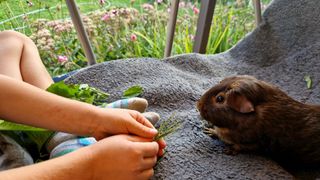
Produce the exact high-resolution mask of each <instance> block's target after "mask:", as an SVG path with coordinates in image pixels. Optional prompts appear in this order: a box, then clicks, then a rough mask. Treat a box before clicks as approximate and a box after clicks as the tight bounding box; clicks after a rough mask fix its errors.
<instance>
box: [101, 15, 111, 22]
mask: <svg viewBox="0 0 320 180" xmlns="http://www.w3.org/2000/svg"><path fill="white" fill-rule="evenodd" d="M110 18H111V16H110V15H109V14H105V15H103V16H102V18H101V20H102V21H108V20H109V19H110Z"/></svg>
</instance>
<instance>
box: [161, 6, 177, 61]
mask: <svg viewBox="0 0 320 180" xmlns="http://www.w3.org/2000/svg"><path fill="white" fill-rule="evenodd" d="M178 8H179V0H172V2H171V7H170V15H169V22H168V26H167V40H166V48H165V50H164V57H169V56H170V55H171V50H172V44H173V37H174V31H175V29H176V22H177V15H178Z"/></svg>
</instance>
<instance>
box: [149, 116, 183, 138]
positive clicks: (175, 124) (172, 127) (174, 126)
mask: <svg viewBox="0 0 320 180" xmlns="http://www.w3.org/2000/svg"><path fill="white" fill-rule="evenodd" d="M180 126H181V122H180V121H179V120H177V119H176V118H175V113H174V114H172V115H171V116H170V117H169V118H168V119H167V120H165V121H163V122H162V123H161V124H160V126H159V128H157V129H158V134H157V136H156V137H155V138H154V141H158V140H159V139H161V138H164V137H166V136H168V135H170V134H172V133H174V132H176V131H177V130H178V129H179V128H180Z"/></svg>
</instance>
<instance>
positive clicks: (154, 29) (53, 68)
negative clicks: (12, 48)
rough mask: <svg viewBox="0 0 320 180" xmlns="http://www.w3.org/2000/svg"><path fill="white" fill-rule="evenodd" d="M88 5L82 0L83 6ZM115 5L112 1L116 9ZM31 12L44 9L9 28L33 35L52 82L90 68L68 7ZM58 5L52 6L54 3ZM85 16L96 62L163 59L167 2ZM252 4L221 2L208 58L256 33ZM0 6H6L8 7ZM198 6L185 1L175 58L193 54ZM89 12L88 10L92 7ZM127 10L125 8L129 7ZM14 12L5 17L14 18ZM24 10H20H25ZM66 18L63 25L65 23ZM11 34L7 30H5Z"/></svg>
mask: <svg viewBox="0 0 320 180" xmlns="http://www.w3.org/2000/svg"><path fill="white" fill-rule="evenodd" d="M84 1H85V0H81V1H80V3H79V2H78V4H81V3H82V2H84ZM116 1H119V0H111V4H112V5H113V4H114V3H115V2H116ZM33 2H34V5H33V6H32V7H26V6H25V5H24V6H21V7H23V9H24V12H27V10H28V8H31V9H33V10H35V9H36V7H39V8H40V7H41V8H43V7H45V10H44V11H43V12H42V11H41V14H44V15H41V14H40V12H39V16H36V18H31V17H29V16H31V15H25V16H24V17H21V19H20V20H22V22H16V21H18V20H13V21H10V22H11V24H10V25H9V27H12V28H14V27H16V26H18V25H21V24H23V25H26V28H24V29H20V31H22V32H23V33H26V34H27V35H29V36H30V37H31V38H32V39H33V41H34V42H35V43H36V45H37V47H38V49H39V52H40V55H41V58H42V60H43V62H44V64H45V66H46V67H47V69H48V70H49V72H50V73H51V75H52V76H56V75H60V74H63V73H67V72H70V71H73V70H75V69H79V68H81V67H84V66H86V65H87V61H86V58H85V55H84V52H83V50H82V48H81V45H80V43H79V41H78V38H77V35H76V32H75V30H74V28H73V25H72V22H71V20H70V19H68V18H67V19H64V17H66V16H67V14H68V13H67V12H66V8H62V7H64V3H65V2H64V1H62V0H60V1H58V2H57V0H55V3H56V5H54V3H52V2H51V1H46V2H41V1H33ZM53 2H54V1H53ZM88 2H92V3H93V4H94V3H95V10H93V9H92V8H91V9H90V10H89V11H85V10H86V8H85V6H84V7H83V6H80V8H81V9H80V10H83V11H85V12H86V13H83V23H84V25H85V27H86V31H87V32H88V35H89V38H90V41H91V44H92V47H93V50H94V53H95V55H96V58H97V61H98V62H104V61H110V60H115V59H124V58H132V57H154V58H162V57H163V54H164V49H165V41H166V39H165V38H164V37H166V28H167V22H168V8H169V7H170V6H169V4H168V2H169V1H159V0H156V1H149V2H150V3H149V4H143V3H145V2H148V0H135V1H134V0H132V1H130V2H131V3H129V1H126V2H127V3H124V1H123V4H122V5H121V6H120V7H119V6H118V5H119V4H118V5H117V6H106V5H101V4H98V1H97V0H91V1H88ZM250 2H251V1H248V0H228V1H226V0H220V1H217V5H216V9H215V15H214V19H213V21H212V28H211V33H210V37H209V39H208V47H207V53H209V54H214V53H220V52H223V51H226V50H228V49H229V48H231V47H232V46H233V45H234V44H236V43H237V42H238V41H239V40H240V39H241V38H243V37H244V36H245V35H246V34H247V33H248V32H250V31H251V30H252V29H253V28H254V12H253V8H252V4H250ZM5 3H6V2H4V3H2V4H1V5H2V6H5ZM199 5H200V4H199V2H198V1H181V2H180V5H179V14H178V19H177V26H176V32H175V38H174V43H173V49H172V54H173V55H175V54H181V53H191V52H192V46H193V41H194V35H195V30H196V24H197V20H198V13H199ZM88 6H89V5H88ZM125 6H126V7H125ZM10 7H11V6H10V5H7V7H6V8H7V9H8V10H9V11H8V12H11V13H7V15H6V16H7V17H8V18H10V17H11V16H13V10H10V9H11V8H10ZM21 9H22V8H21ZM61 18H62V19H61ZM6 27H7V28H8V26H6Z"/></svg>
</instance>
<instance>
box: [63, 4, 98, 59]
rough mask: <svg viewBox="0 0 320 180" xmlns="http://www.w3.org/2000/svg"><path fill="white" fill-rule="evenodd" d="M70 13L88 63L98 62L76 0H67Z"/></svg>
mask: <svg viewBox="0 0 320 180" xmlns="http://www.w3.org/2000/svg"><path fill="white" fill-rule="evenodd" d="M66 3H67V6H68V9H69V13H70V16H71V19H72V22H73V25H74V27H75V29H76V31H77V35H78V38H79V41H80V43H81V45H82V48H83V50H84V54H85V56H86V58H87V59H88V64H89V65H93V64H96V58H95V55H94V53H93V51H92V47H91V44H90V41H89V38H88V35H87V33H86V30H85V28H84V26H83V22H82V20H81V16H80V12H79V10H78V7H77V5H76V3H75V1H74V0H66Z"/></svg>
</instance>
